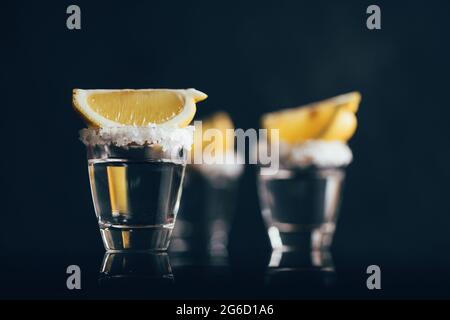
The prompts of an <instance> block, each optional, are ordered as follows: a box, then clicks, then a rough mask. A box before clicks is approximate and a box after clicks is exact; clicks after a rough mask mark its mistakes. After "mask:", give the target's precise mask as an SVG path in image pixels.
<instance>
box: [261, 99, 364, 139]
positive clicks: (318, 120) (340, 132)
mask: <svg viewBox="0 0 450 320" xmlns="http://www.w3.org/2000/svg"><path fill="white" fill-rule="evenodd" d="M360 101H361V94H360V93H359V92H356V91H354V92H350V93H347V94H343V95H339V96H336V97H333V98H330V99H326V100H322V101H318V102H314V103H310V104H307V105H304V106H300V107H296V108H290V109H284V110H280V111H276V112H272V113H267V114H265V115H263V117H262V126H263V128H265V129H269V130H271V129H278V130H279V134H280V140H282V141H284V142H287V143H288V144H298V143H303V142H305V141H307V140H325V141H342V142H347V141H348V140H349V139H350V138H351V137H352V136H353V134H354V133H355V131H356V127H357V119H356V116H355V113H356V112H357V111H358V107H359V103H360Z"/></svg>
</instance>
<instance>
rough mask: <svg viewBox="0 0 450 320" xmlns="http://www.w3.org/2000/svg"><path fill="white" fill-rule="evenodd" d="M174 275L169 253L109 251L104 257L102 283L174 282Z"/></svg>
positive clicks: (101, 274) (139, 283)
mask: <svg viewBox="0 0 450 320" xmlns="http://www.w3.org/2000/svg"><path fill="white" fill-rule="evenodd" d="M173 281H174V277H173V274H172V269H171V267H170V263H169V257H168V255H167V253H153V252H141V253H130V252H127V253H122V252H107V253H105V256H104V258H103V263H102V267H101V270H100V276H99V282H100V284H101V285H104V286H110V285H121V286H122V285H131V286H137V287H139V286H140V285H150V284H151V285H155V284H161V285H164V284H172V283H173Z"/></svg>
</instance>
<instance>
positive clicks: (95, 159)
mask: <svg viewBox="0 0 450 320" xmlns="http://www.w3.org/2000/svg"><path fill="white" fill-rule="evenodd" d="M91 140H92V139H91ZM106 140H107V142H108V141H109V140H110V139H106ZM127 141H128V139H127ZM116 142H117V141H116ZM122 142H123V141H122ZM86 144H87V155H88V167H89V180H90V186H91V192H92V199H93V203H94V208H95V213H96V216H97V220H98V225H99V227H100V233H101V237H102V240H103V244H104V246H105V249H106V250H107V251H149V250H150V251H163V250H166V249H167V247H168V246H169V241H170V237H171V233H172V230H173V228H174V224H175V220H176V216H177V212H178V208H179V203H180V197H181V192H182V185H183V178H184V171H185V165H186V152H185V149H184V148H183V147H182V146H176V147H175V148H171V149H164V147H163V146H161V145H160V144H142V145H138V144H136V143H134V142H133V143H127V144H124V143H121V144H120V145H117V144H114V143H99V144H94V143H86Z"/></svg>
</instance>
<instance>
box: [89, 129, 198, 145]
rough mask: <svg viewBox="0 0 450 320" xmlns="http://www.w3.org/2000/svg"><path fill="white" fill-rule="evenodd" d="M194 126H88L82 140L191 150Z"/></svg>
mask: <svg viewBox="0 0 450 320" xmlns="http://www.w3.org/2000/svg"><path fill="white" fill-rule="evenodd" d="M194 130H195V127H194V126H187V127H185V128H174V127H166V126H159V125H155V124H150V125H148V126H142V127H137V126H121V127H105V128H95V129H94V128H87V129H82V130H80V140H81V141H82V142H83V143H84V144H85V145H86V146H96V145H108V144H113V145H116V146H118V147H126V146H128V145H130V144H134V145H139V146H144V145H160V146H161V147H162V149H163V151H168V150H177V149H181V148H183V149H185V150H188V151H189V150H191V146H192V143H193V141H194V140H193V139H194Z"/></svg>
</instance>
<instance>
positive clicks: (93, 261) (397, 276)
mask: <svg viewBox="0 0 450 320" xmlns="http://www.w3.org/2000/svg"><path fill="white" fill-rule="evenodd" d="M98 249H99V250H92V248H86V252H85V253H79V252H61V253H58V254H56V253H55V254H50V253H42V254H40V253H38V252H32V251H30V252H26V251H24V252H11V253H6V252H3V253H2V254H1V256H0V261H1V265H0V289H1V290H0V298H6V299H11V298H18V299H23V298H25V299H28V298H36V299H42V298H56V299H60V298H63V299H79V298H83V299H99V298H101V299H105V298H108V299H110V298H112V299H116V298H120V299H316V298H319V299H322V298H325V299H328V298H338V299H348V298H358V299H359V298H368V299H391V298H450V290H449V289H448V288H450V272H448V270H447V268H446V266H448V267H450V259H448V257H446V256H445V255H441V256H439V255H435V256H432V255H430V257H429V260H427V261H426V260H422V259H421V258H418V259H415V260H411V261H409V262H405V261H403V262H401V263H399V262H400V259H399V258H395V257H393V256H391V257H388V256H387V255H385V256H378V257H376V258H375V257H374V258H373V259H363V258H360V257H358V255H356V254H355V253H350V252H346V251H345V250H341V249H339V248H337V250H334V251H335V252H334V254H332V253H313V254H309V253H305V252H288V253H284V254H281V255H280V254H272V255H271V254H270V252H269V251H268V252H267V254H264V255H259V254H255V252H251V251H249V252H234V253H233V252H230V253H231V255H230V256H229V257H228V258H224V257H213V258H210V259H205V258H203V259H202V258H201V257H198V256H197V257H195V256H193V255H190V254H189V253H185V254H169V255H165V254H159V255H157V256H155V255H154V254H147V253H136V254H117V253H114V254H105V253H104V251H103V250H101V248H98ZM437 263H439V264H440V267H439V268H435V267H433V264H434V265H436V264H437ZM73 264H75V265H78V266H79V267H80V268H81V289H80V290H76V289H74V290H68V289H67V287H66V280H67V277H68V276H69V275H68V274H66V268H67V267H68V266H69V265H73ZM370 264H378V265H379V266H380V268H381V287H382V289H381V290H372V291H371V290H368V289H367V287H366V279H367V277H368V275H367V274H366V268H367V266H368V265H370Z"/></svg>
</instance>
